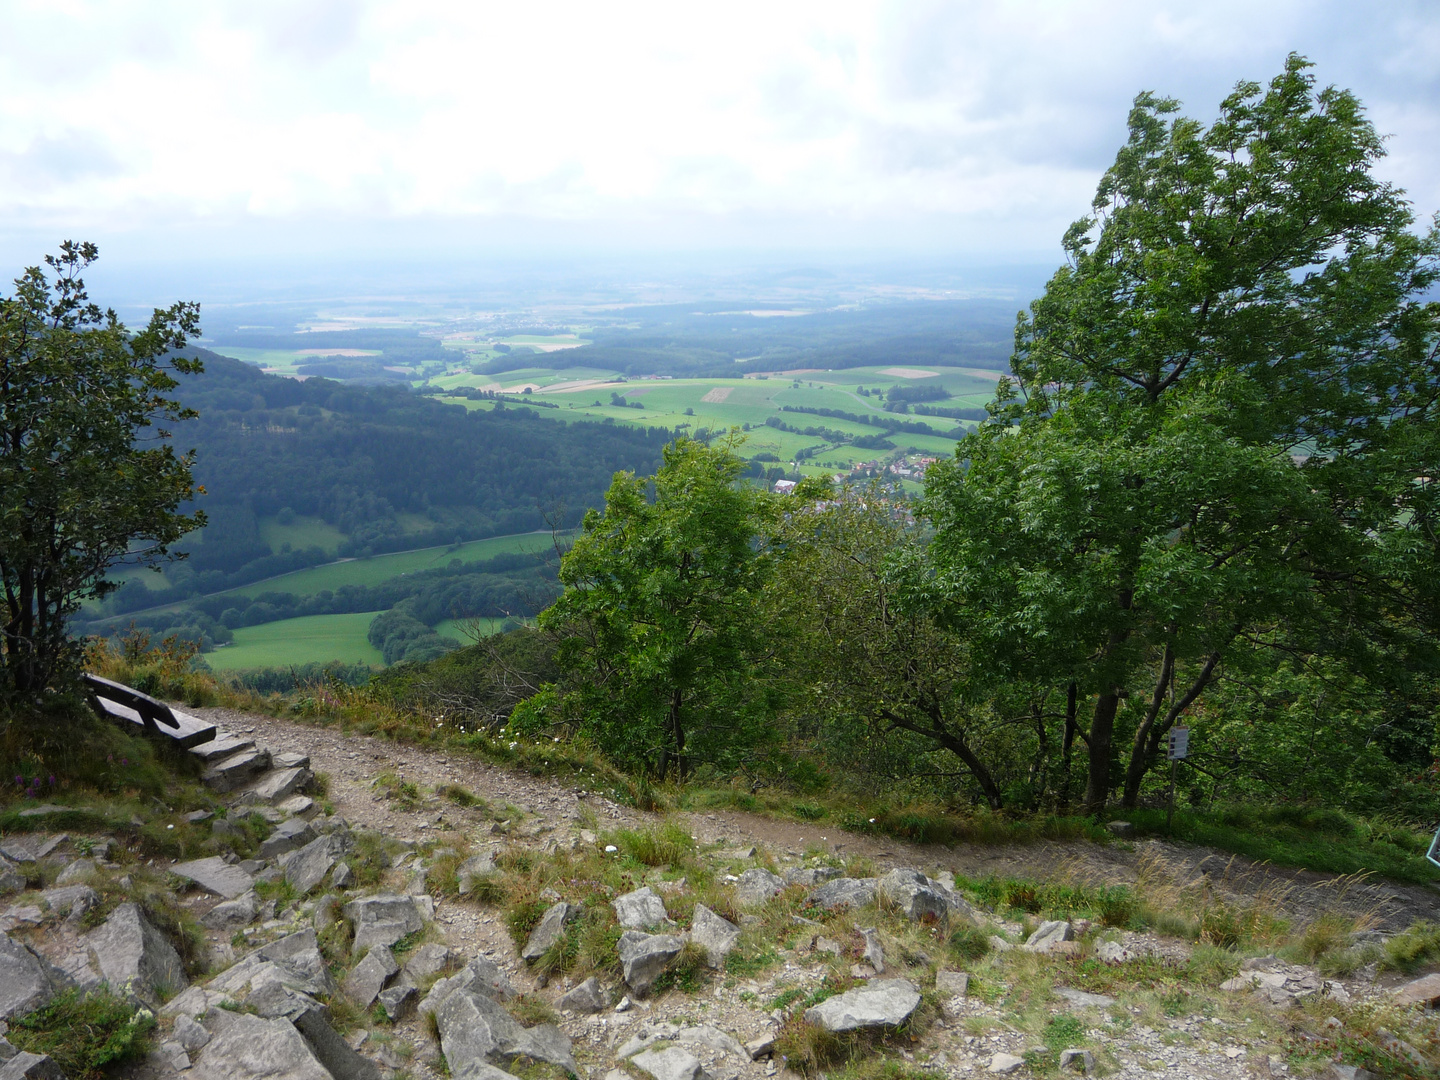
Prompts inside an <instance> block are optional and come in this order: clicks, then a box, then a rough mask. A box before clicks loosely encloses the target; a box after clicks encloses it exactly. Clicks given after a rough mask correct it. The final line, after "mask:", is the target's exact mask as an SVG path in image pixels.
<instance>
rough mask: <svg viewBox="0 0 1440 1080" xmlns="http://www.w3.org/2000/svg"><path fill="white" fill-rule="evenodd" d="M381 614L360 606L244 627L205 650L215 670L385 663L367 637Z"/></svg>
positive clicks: (208, 660) (379, 664)
mask: <svg viewBox="0 0 1440 1080" xmlns="http://www.w3.org/2000/svg"><path fill="white" fill-rule="evenodd" d="M377 614H379V612H375V611H361V612H357V613H354V614H350V615H306V616H304V617H303V618H299V619H282V620H280V621H279V622H272V623H264V624H263V625H260V626H246V627H242V628H241V629H239V630H236V631H235V640H234V641H233V642H232V643H231V644H229V645H224V646H222V647H220V648H218V649H215V650H214V651H213V652H208V653H206V654H205V662H206V663H207V664H209V665H210V667H211V668H213V669H214V670H216V671H236V670H239V669H241V668H260V667H289V666H290V665H292V664H308V663H312V662H314V663H325V662H328V661H331V660H339V661H341V662H343V663H346V664H373V665H374V666H375V667H384V666H385V658H384V657H382V656H381V655H380V650H379V649H377V648H375V647H374V646H373V645H371V644H370V642H369V641H367V640H366V639H365V634H366V632H367V631H369V629H370V623H371V622H372V621H373V620H374V618H375V616H376V615H377Z"/></svg>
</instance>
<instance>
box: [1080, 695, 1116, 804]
mask: <svg viewBox="0 0 1440 1080" xmlns="http://www.w3.org/2000/svg"><path fill="white" fill-rule="evenodd" d="M1119 711H1120V690H1119V687H1111V688H1110V689H1109V690H1107V691H1105V693H1103V694H1101V695H1100V698H1099V700H1097V701H1096V702H1095V714H1094V716H1093V717H1091V719H1090V763H1089V764H1090V767H1089V770H1088V774H1087V776H1086V780H1085V813H1087V814H1102V813H1104V812H1105V801H1106V800H1107V799H1108V798H1109V797H1110V742H1111V739H1112V738H1113V737H1114V735H1115V714H1116V713H1118V712H1119Z"/></svg>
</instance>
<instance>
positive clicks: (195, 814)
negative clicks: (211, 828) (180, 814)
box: [185, 810, 215, 825]
mask: <svg viewBox="0 0 1440 1080" xmlns="http://www.w3.org/2000/svg"><path fill="white" fill-rule="evenodd" d="M214 816H215V814H214V811H211V810H191V811H190V813H188V814H186V815H185V820H186V821H188V822H189V823H190V824H191V825H199V824H200V822H202V821H209V820H210V819H211V818H212V817H214Z"/></svg>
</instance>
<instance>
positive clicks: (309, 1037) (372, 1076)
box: [291, 1008, 380, 1080]
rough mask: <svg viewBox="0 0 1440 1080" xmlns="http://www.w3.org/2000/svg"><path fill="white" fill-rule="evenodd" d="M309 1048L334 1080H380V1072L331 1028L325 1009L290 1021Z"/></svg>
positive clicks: (311, 1011) (309, 1012)
mask: <svg viewBox="0 0 1440 1080" xmlns="http://www.w3.org/2000/svg"><path fill="white" fill-rule="evenodd" d="M291 1023H293V1024H294V1025H295V1029H296V1030H297V1031H299V1032H300V1034H301V1036H302V1037H303V1038H304V1039H305V1042H306V1043H308V1044H309V1046H310V1052H311V1053H312V1054H314V1055H315V1058H316V1060H318V1061H319V1062H320V1064H321V1065H322V1066H324V1068H325V1071H326V1072H328V1073H329V1074H330V1075H331V1076H333V1077H334V1078H335V1080H380V1070H379V1069H378V1068H377V1067H376V1065H375V1063H374V1062H373V1061H369V1060H367V1059H366V1058H363V1057H361V1056H360V1055H359V1054H358V1053H356V1052H355V1048H354V1047H353V1046H351V1045H350V1044H349V1043H348V1042H346V1041H345V1039H344V1038H343V1037H342V1036H341V1035H340V1034H339V1032H337V1031H336V1030H335V1029H334V1028H333V1027H331V1026H330V1020H329V1017H328V1015H327V1013H326V1010H325V1009H324V1008H318V1009H311V1010H309V1011H308V1012H304V1013H301V1014H300V1015H299V1016H297V1017H295V1019H294V1020H292V1021H291Z"/></svg>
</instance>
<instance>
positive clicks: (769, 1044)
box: [745, 1034, 775, 1061]
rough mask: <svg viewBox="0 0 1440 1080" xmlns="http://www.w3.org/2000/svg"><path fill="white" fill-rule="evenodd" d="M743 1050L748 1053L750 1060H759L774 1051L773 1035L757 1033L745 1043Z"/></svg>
mask: <svg viewBox="0 0 1440 1080" xmlns="http://www.w3.org/2000/svg"><path fill="white" fill-rule="evenodd" d="M745 1051H746V1053H748V1054H749V1055H750V1060H751V1061H759V1060H760V1059H761V1058H767V1057H769V1056H770V1055H771V1054H773V1053H775V1036H774V1035H773V1034H771V1035H757V1036H756V1037H755V1038H753V1039H751V1040H750V1041H749V1042H747V1043H746V1044H745Z"/></svg>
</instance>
